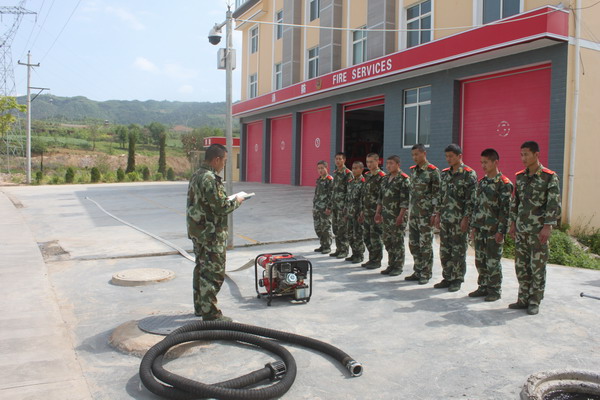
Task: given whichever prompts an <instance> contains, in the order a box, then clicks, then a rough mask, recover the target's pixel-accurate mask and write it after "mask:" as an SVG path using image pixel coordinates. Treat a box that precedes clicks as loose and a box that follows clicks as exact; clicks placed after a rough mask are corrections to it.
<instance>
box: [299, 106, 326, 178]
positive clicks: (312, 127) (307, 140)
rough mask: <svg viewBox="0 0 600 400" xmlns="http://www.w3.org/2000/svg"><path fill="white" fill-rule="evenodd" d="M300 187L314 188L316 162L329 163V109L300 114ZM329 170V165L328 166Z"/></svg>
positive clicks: (316, 175)
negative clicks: (323, 161)
mask: <svg viewBox="0 0 600 400" xmlns="http://www.w3.org/2000/svg"><path fill="white" fill-rule="evenodd" d="M301 137H302V141H301V149H300V151H301V158H300V159H301V167H300V185H302V186H315V182H316V180H317V177H318V176H319V174H318V172H317V162H319V161H320V160H325V161H327V163H330V161H331V160H330V154H329V146H330V143H331V108H329V107H327V108H322V109H319V110H313V111H307V112H305V113H302V132H301ZM330 169H331V165H330Z"/></svg>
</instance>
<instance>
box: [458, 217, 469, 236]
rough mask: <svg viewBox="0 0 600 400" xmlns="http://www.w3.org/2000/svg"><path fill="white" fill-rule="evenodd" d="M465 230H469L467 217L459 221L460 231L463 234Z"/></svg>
mask: <svg viewBox="0 0 600 400" xmlns="http://www.w3.org/2000/svg"><path fill="white" fill-rule="evenodd" d="M467 230H469V217H463V219H461V220H460V231H461V232H463V233H465V232H466V231H467Z"/></svg>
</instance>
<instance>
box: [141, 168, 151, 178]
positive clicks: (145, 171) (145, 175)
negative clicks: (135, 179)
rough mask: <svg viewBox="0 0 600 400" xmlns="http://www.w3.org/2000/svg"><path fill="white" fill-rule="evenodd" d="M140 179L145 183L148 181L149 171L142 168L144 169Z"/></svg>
mask: <svg viewBox="0 0 600 400" xmlns="http://www.w3.org/2000/svg"><path fill="white" fill-rule="evenodd" d="M142 178H143V179H144V180H145V181H149V180H150V169H149V168H148V167H146V166H144V168H142Z"/></svg>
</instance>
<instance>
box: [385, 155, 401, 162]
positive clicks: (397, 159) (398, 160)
mask: <svg viewBox="0 0 600 400" xmlns="http://www.w3.org/2000/svg"><path fill="white" fill-rule="evenodd" d="M387 159H388V160H392V161H394V162H396V163H397V164H400V156H397V155H395V154H394V155H392V156H389V157H388V158H387Z"/></svg>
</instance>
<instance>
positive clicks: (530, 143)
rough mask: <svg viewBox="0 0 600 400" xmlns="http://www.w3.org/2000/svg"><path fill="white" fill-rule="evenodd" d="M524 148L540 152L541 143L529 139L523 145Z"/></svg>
mask: <svg viewBox="0 0 600 400" xmlns="http://www.w3.org/2000/svg"><path fill="white" fill-rule="evenodd" d="M521 148H522V149H529V150H530V151H531V152H532V153H539V152H540V145H539V144H538V143H537V142H534V141H533V140H530V141H527V142H525V143H523V144H522V145H521Z"/></svg>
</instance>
